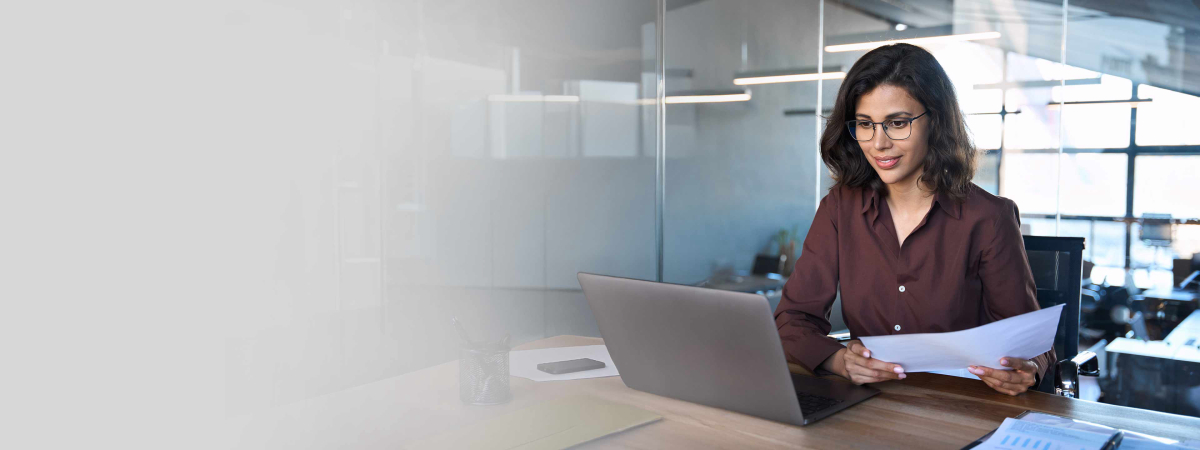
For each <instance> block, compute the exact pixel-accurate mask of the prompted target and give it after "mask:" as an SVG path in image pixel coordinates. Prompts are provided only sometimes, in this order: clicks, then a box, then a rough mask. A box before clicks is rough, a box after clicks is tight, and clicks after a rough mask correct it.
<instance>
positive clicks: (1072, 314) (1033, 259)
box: [1024, 236, 1100, 398]
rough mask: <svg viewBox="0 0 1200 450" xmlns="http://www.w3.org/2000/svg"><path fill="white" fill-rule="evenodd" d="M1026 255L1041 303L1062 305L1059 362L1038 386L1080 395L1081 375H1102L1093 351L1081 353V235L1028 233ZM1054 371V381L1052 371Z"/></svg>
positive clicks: (1057, 345) (1056, 343) (1057, 338)
mask: <svg viewBox="0 0 1200 450" xmlns="http://www.w3.org/2000/svg"><path fill="white" fill-rule="evenodd" d="M1024 238H1025V255H1026V257H1027V258H1028V259H1029V267H1030V269H1032V270H1033V284H1034V285H1035V286H1036V287H1037V300H1038V306H1040V307H1042V308H1049V307H1052V306H1056V305H1066V306H1064V307H1063V313H1062V316H1061V317H1060V318H1059V322H1058V334H1057V335H1056V336H1055V338H1054V352H1055V354H1057V355H1058V358H1060V359H1059V361H1058V363H1057V364H1055V367H1054V368H1053V369H1054V370H1052V371H1051V370H1047V371H1046V375H1047V376H1046V377H1043V379H1042V381H1041V383H1040V384H1039V385H1038V386H1037V389H1038V390H1039V391H1042V392H1047V393H1053V394H1056V395H1061V396H1063V397H1071V398H1079V376H1080V375H1084V376H1099V375H1100V370H1099V364H1098V361H1097V359H1096V354H1095V353H1093V352H1088V351H1085V352H1082V353H1080V352H1079V310H1080V301H1081V296H1082V277H1083V248H1084V240H1083V238H1080V237H1050V236H1025V237H1024ZM1051 372H1053V373H1054V377H1053V381H1051V378H1050V376H1049V375H1050V373H1051Z"/></svg>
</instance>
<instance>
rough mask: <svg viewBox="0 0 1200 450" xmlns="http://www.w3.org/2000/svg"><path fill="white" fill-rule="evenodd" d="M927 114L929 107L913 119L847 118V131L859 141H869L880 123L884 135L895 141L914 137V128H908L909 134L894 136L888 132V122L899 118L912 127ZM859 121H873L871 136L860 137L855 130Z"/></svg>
mask: <svg viewBox="0 0 1200 450" xmlns="http://www.w3.org/2000/svg"><path fill="white" fill-rule="evenodd" d="M926 114H929V110H928V109H926V110H925V112H923V113H921V114H917V116H916V117H913V118H911V119H888V120H885V121H883V122H871V121H870V120H863V119H855V120H847V121H846V131H849V132H850V138H851V139H854V140H855V141H858V142H867V141H870V140H871V139H875V125H879V126H881V127H883V135H884V136H887V137H888V139H891V140H893V141H903V140H905V139H908V138H910V137H912V130H908V136H905V137H902V138H899V139H897V138H894V137H892V135H890V134H888V126H887V125H886V123H887V122H891V121H897V120H907V121H908V126H910V127H911V126H912V123H913V121H915V120H917V119H920V118H921V116H924V115H926ZM859 122H870V123H871V137H869V138H867V139H859V138H858V136H857V135H856V134H855V132H854V125H857V124H858V123H859Z"/></svg>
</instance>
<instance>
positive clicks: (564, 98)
mask: <svg viewBox="0 0 1200 450" xmlns="http://www.w3.org/2000/svg"><path fill="white" fill-rule="evenodd" d="M488 101H491V102H567V103H578V102H579V96H578V95H539V94H492V95H489V96H488Z"/></svg>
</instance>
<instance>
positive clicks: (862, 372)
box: [850, 366, 885, 383]
mask: <svg viewBox="0 0 1200 450" xmlns="http://www.w3.org/2000/svg"><path fill="white" fill-rule="evenodd" d="M850 373H851V375H852V376H854V377H856V378H857V381H859V382H862V383H875V382H878V381H885V378H882V377H881V375H882V373H881V372H879V371H877V370H873V369H870V368H867V367H863V366H855V367H853V368H851V369H850Z"/></svg>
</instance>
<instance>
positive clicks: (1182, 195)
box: [1133, 112, 1200, 218]
mask: <svg viewBox="0 0 1200 450" xmlns="http://www.w3.org/2000/svg"><path fill="white" fill-rule="evenodd" d="M1139 114H1140V112H1139ZM1133 180H1134V182H1133V215H1134V216H1136V217H1141V216H1142V215H1143V214H1146V213H1160V214H1163V213H1166V214H1171V215H1172V216H1174V217H1175V218H1180V217H1183V218H1200V195H1197V192H1200V155H1186V156H1185V155H1139V156H1138V157H1137V159H1136V160H1135V161H1134V174H1133Z"/></svg>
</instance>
